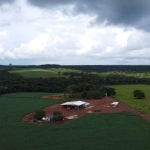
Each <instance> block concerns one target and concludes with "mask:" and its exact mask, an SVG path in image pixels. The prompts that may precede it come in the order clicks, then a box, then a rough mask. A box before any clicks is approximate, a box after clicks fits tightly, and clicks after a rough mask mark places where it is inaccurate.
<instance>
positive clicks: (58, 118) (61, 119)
mask: <svg viewBox="0 0 150 150" xmlns="http://www.w3.org/2000/svg"><path fill="white" fill-rule="evenodd" d="M63 119H64V116H63V115H62V114H59V115H56V116H55V120H56V121H63Z"/></svg>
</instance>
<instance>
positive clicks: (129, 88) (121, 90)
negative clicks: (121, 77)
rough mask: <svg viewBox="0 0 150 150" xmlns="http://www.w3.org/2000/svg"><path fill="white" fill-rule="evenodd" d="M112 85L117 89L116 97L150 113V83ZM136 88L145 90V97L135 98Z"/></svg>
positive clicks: (141, 110)
mask: <svg viewBox="0 0 150 150" xmlns="http://www.w3.org/2000/svg"><path fill="white" fill-rule="evenodd" d="M110 87H113V88H115V89H116V93H117V94H116V99H118V100H120V101H122V102H123V103H125V104H127V105H128V106H131V107H132V108H134V109H136V110H138V111H140V112H142V113H146V114H149V115H150V85H116V86H110ZM134 90H141V91H143V92H144V93H145V99H144V100H143V99H134V97H133V91H134Z"/></svg>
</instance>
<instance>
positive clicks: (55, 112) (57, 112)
mask: <svg viewBox="0 0 150 150" xmlns="http://www.w3.org/2000/svg"><path fill="white" fill-rule="evenodd" d="M53 115H54V116H57V115H61V112H60V111H54V112H53Z"/></svg>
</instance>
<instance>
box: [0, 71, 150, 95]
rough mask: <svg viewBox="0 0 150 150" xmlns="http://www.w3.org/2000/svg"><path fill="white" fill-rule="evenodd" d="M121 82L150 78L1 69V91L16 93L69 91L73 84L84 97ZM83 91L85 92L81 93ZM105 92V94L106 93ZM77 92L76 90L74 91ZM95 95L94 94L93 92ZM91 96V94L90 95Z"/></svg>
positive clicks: (144, 80)
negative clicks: (36, 73)
mask: <svg viewBox="0 0 150 150" xmlns="http://www.w3.org/2000/svg"><path fill="white" fill-rule="evenodd" d="M121 84H150V79H147V78H135V77H126V76H108V77H99V76H98V75H95V74H86V73H84V74H83V73H82V74H80V75H79V76H78V77H77V78H76V77H74V76H73V75H72V76H70V77H69V78H64V77H59V78H57V77H51V78H41V77H40V78H25V77H23V76H21V75H19V74H13V73H9V72H8V70H0V93H1V94H4V93H16V92H53V93H59V92H67V90H68V89H69V88H70V87H71V86H72V87H73V88H74V89H75V90H77V91H76V93H77V92H78V93H80V95H82V96H83V97H85V96H84V95H86V93H87V92H88V93H89V91H90V92H91V95H92V94H93V93H92V92H96V91H100V90H102V91H104V92H106V91H105V90H106V89H105V90H104V89H103V88H102V87H105V86H106V85H121ZM81 92H83V93H82V94H81ZM104 92H103V94H104ZM74 93H75V92H74ZM93 95H94V94H93ZM89 97H90V96H89Z"/></svg>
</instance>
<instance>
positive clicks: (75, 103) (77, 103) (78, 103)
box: [61, 101, 90, 106]
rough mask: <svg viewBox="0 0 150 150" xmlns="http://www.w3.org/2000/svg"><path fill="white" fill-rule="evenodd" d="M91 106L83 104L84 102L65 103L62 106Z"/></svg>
mask: <svg viewBox="0 0 150 150" xmlns="http://www.w3.org/2000/svg"><path fill="white" fill-rule="evenodd" d="M89 104H90V103H87V102H83V101H72V102H66V103H63V104H61V105H62V106H81V105H84V106H88V105H89Z"/></svg>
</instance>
